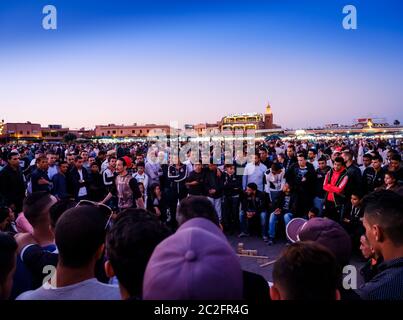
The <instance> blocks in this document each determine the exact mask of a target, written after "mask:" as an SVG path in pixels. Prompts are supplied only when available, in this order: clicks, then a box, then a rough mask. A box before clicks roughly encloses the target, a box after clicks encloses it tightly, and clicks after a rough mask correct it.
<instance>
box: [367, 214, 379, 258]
mask: <svg viewBox="0 0 403 320" xmlns="http://www.w3.org/2000/svg"><path fill="white" fill-rule="evenodd" d="M363 225H364V228H365V235H366V236H367V239H368V243H369V245H370V246H371V248H373V250H374V251H375V252H376V253H379V252H380V249H379V242H378V240H377V238H378V237H379V235H378V230H379V228H377V226H376V225H371V224H370V222H369V221H368V217H367V215H366V214H364V219H363Z"/></svg>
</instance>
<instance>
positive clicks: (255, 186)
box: [247, 182, 257, 191]
mask: <svg viewBox="0 0 403 320" xmlns="http://www.w3.org/2000/svg"><path fill="white" fill-rule="evenodd" d="M247 187H248V188H250V189H252V190H253V191H256V190H257V184H256V183H254V182H251V183H248V185H247Z"/></svg>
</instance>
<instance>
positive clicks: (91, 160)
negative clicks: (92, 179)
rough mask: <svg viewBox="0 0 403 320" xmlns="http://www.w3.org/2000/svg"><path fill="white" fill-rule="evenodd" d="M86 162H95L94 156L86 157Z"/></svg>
mask: <svg viewBox="0 0 403 320" xmlns="http://www.w3.org/2000/svg"><path fill="white" fill-rule="evenodd" d="M88 163H89V164H90V166H91V165H92V164H93V163H95V157H88Z"/></svg>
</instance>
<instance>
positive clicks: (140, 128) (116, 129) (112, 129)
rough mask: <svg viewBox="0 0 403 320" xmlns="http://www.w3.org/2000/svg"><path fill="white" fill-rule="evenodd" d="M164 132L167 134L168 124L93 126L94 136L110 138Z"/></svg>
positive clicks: (148, 135)
mask: <svg viewBox="0 0 403 320" xmlns="http://www.w3.org/2000/svg"><path fill="white" fill-rule="evenodd" d="M161 133H164V134H165V135H169V133H170V126H168V125H157V124H146V125H137V124H136V123H135V124H133V125H128V126H127V125H115V124H108V125H97V126H95V136H97V137H112V138H125V137H152V136H157V135H160V134H161Z"/></svg>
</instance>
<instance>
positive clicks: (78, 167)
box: [76, 159, 84, 170]
mask: <svg viewBox="0 0 403 320" xmlns="http://www.w3.org/2000/svg"><path fill="white" fill-rule="evenodd" d="M83 163H84V159H78V160H76V168H77V169H78V170H80V169H81V168H82V167H83Z"/></svg>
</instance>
